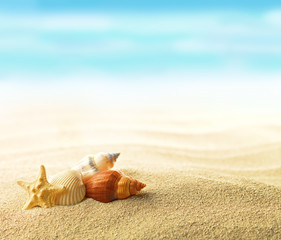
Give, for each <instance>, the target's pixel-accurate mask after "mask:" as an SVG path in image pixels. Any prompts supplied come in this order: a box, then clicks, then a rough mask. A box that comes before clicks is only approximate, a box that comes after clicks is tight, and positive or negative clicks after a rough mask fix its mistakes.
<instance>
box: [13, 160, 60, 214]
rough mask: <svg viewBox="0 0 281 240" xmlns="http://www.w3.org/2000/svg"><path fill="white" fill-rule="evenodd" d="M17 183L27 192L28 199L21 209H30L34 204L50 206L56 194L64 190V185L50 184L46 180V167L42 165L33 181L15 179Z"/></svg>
mask: <svg viewBox="0 0 281 240" xmlns="http://www.w3.org/2000/svg"><path fill="white" fill-rule="evenodd" d="M17 183H18V185H20V186H21V187H23V188H24V189H25V190H26V191H27V192H28V194H29V199H28V201H27V202H26V204H25V205H24V207H23V210H27V209H31V208H33V207H35V206H40V207H42V208H49V207H52V206H53V205H54V200H55V197H56V195H57V194H59V193H61V192H63V191H65V187H61V186H56V185H52V184H51V183H49V182H48V180H47V175H46V169H45V167H44V166H43V165H41V166H40V172H39V175H38V177H37V179H36V180H35V181H34V182H24V181H17Z"/></svg>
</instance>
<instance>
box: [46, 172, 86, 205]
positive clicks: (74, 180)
mask: <svg viewBox="0 0 281 240" xmlns="http://www.w3.org/2000/svg"><path fill="white" fill-rule="evenodd" d="M49 182H50V183H51V184H54V185H58V186H64V187H65V188H66V190H65V191H64V192H63V193H61V194H58V195H57V196H56V198H55V199H53V200H54V203H55V204H56V205H73V204H76V203H79V202H81V201H82V200H83V199H84V197H85V194H86V188H85V185H84V184H83V182H82V179H81V174H80V173H79V172H78V171H75V170H66V171H63V172H60V173H58V174H56V175H54V176H52V177H51V178H50V181H49Z"/></svg>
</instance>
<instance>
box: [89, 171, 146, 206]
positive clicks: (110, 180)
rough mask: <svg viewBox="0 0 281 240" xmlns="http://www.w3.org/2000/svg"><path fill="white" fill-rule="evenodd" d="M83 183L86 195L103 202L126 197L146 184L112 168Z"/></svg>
mask: <svg viewBox="0 0 281 240" xmlns="http://www.w3.org/2000/svg"><path fill="white" fill-rule="evenodd" d="M85 185H86V196H87V197H91V198H93V199H95V200H97V201H100V202H104V203H107V202H110V201H113V200H115V199H125V198H128V197H130V196H132V195H135V194H136V193H137V192H139V191H140V190H141V189H142V188H144V187H145V186H146V185H145V184H144V183H141V182H139V181H137V180H135V179H132V178H131V177H128V176H125V175H124V174H123V173H121V172H118V171H113V170H108V171H104V172H99V173H97V174H95V175H94V176H93V177H91V178H90V179H89V180H88V181H87V182H86V183H85Z"/></svg>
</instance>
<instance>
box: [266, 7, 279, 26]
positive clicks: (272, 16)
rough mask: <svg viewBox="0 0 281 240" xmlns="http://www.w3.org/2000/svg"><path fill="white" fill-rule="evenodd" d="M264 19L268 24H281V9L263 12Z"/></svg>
mask: <svg viewBox="0 0 281 240" xmlns="http://www.w3.org/2000/svg"><path fill="white" fill-rule="evenodd" d="M264 19H265V21H266V22H268V23H270V24H276V25H279V26H281V9H275V10H272V11H269V12H266V13H265V14H264Z"/></svg>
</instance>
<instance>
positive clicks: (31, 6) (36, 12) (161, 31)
mask: <svg viewBox="0 0 281 240" xmlns="http://www.w3.org/2000/svg"><path fill="white" fill-rule="evenodd" d="M278 2H279V1H270V2H269V1H239V0H238V1H208V0H201V1H148V0H145V1H89V0H88V1H86V0H82V1H70V0H68V1H67V0H62V1H55V0H49V1H35V0H33V1H25V0H21V1H20V0H9V1H1V2H0V80H1V79H8V78H13V77H17V78H21V77H22V78H24V77H25V78H29V76H33V77H34V76H35V77H38V78H40V76H53V77H54V76H55V77H58V78H59V77H61V76H64V75H72V74H76V75H79V74H86V75H88V76H91V75H92V76H94V75H110V76H115V75H121V76H122V75H126V74H131V75H157V74H163V73H164V74H165V73H166V72H167V73H173V72H175V73H179V72H180V73H182V74H183V75H188V74H191V73H192V74H193V75H194V74H195V75H196V74H202V73H206V74H208V73H214V74H216V73H222V72H223V73H226V74H232V73H236V74H237V73H241V74H244V73H249V74H252V73H253V74H257V75H258V74H261V73H263V74H276V73H278V74H279V73H280V71H281V4H278Z"/></svg>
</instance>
